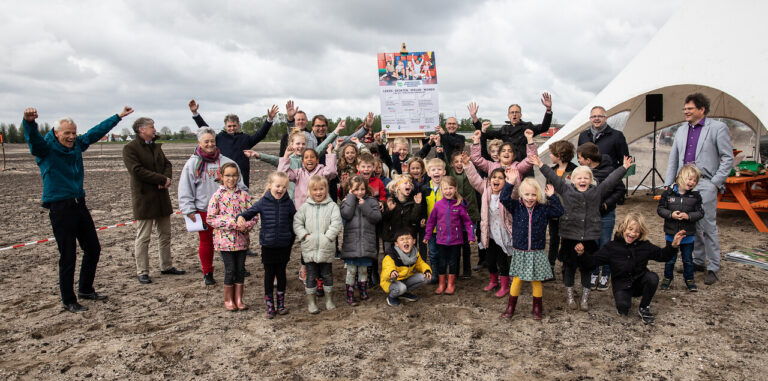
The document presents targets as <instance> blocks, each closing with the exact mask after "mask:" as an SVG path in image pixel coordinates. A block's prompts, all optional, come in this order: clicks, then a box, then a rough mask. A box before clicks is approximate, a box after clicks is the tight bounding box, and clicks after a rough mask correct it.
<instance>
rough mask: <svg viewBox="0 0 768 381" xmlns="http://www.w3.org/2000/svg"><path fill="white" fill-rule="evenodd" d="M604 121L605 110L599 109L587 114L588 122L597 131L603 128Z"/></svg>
mask: <svg viewBox="0 0 768 381" xmlns="http://www.w3.org/2000/svg"><path fill="white" fill-rule="evenodd" d="M606 120H607V119H606V118H605V110H603V109H601V108H595V109H592V112H590V113H589V122H590V123H592V127H593V128H594V129H596V130H598V131H600V129H601V128H603V127H605V122H606Z"/></svg>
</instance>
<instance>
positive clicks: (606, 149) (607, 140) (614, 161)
mask: <svg viewBox="0 0 768 381" xmlns="http://www.w3.org/2000/svg"><path fill="white" fill-rule="evenodd" d="M607 121H608V118H607V116H606V113H605V108H604V107H603V106H595V107H592V110H591V111H590V112H589V122H590V125H589V128H587V129H586V130H584V131H582V132H581V133H580V134H579V143H578V144H577V146H581V145H583V144H584V143H595V144H597V148H598V149H599V150H600V153H601V154H602V155H608V156H610V157H611V166H612V167H613V168H618V167H619V166H621V165H622V164H623V162H624V156H629V146H627V139H626V138H625V137H624V133H622V132H621V131H618V130H614V129H613V128H611V126H609V125H608V122H607Z"/></svg>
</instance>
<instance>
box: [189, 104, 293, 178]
mask: <svg viewBox="0 0 768 381" xmlns="http://www.w3.org/2000/svg"><path fill="white" fill-rule="evenodd" d="M199 108H200V105H199V104H198V103H197V102H195V100H194V99H193V100H191V101H189V111H192V119H194V120H195V123H196V124H197V126H198V127H209V126H208V123H206V122H205V120H203V117H202V115H200V114H198V112H197V110H198V109H199ZM279 110H280V108H279V107H277V105H272V107H271V108H269V109H267V120H265V121H264V123H263V124H262V125H261V128H259V130H258V131H256V132H255V133H254V134H253V135H248V134H245V133H242V132H240V118H239V117H238V116H237V115H235V114H229V115H227V116H225V117H224V129H223V130H221V132H219V133H218V134H216V147H218V149H219V150H220V151H221V153H222V154H223V155H224V156H226V157H228V158H230V159H232V160H233V161H234V162H235V163H236V164H237V166H238V168H240V175H241V176H242V178H243V183H244V184H245V187H246V188H248V187H249V186H250V184H251V183H250V181H251V176H250V174H251V162H250V160H249V159H248V157H246V156H245V154H244V153H243V151H244V150H249V149H251V148H253V146H255V145H256V143H258V142H260V141H262V140H263V139H264V138H265V137H266V136H267V133H269V129H270V128H272V123H273V122H274V120H275V117H276V116H277V112H278V111H279Z"/></svg>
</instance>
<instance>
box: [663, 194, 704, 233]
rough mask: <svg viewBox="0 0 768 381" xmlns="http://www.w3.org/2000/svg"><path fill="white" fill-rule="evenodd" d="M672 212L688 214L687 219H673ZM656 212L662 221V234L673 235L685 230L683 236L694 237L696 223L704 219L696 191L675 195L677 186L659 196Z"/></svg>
mask: <svg viewBox="0 0 768 381" xmlns="http://www.w3.org/2000/svg"><path fill="white" fill-rule="evenodd" d="M673 188H674V190H673ZM674 211H681V212H683V213H688V217H689V219H688V220H676V219H673V218H672V212H674ZM657 212H658V213H659V216H661V218H663V219H664V234H669V235H675V234H677V232H679V231H680V230H685V235H695V234H696V221H698V220H700V219H702V218H703V217H704V209H703V208H702V207H701V194H699V192H697V191H688V192H685V194H684V195H681V194H680V193H677V185H675V186H673V187H670V188H669V189H667V190H665V191H664V193H662V194H661V198H660V199H659V208H658V209H657Z"/></svg>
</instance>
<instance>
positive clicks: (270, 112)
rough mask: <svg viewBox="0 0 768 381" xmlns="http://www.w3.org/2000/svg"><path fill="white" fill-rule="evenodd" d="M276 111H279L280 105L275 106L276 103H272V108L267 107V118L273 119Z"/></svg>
mask: <svg viewBox="0 0 768 381" xmlns="http://www.w3.org/2000/svg"><path fill="white" fill-rule="evenodd" d="M278 111H280V107H277V105H272V108H268V109H267V119H269V120H275V117H276V116H277V112H278Z"/></svg>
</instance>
